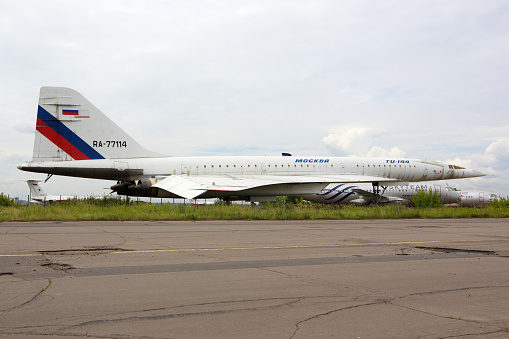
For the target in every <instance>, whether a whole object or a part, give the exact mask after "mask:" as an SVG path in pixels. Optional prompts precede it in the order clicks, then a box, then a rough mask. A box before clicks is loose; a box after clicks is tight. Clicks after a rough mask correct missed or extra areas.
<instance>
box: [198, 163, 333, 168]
mask: <svg viewBox="0 0 509 339" xmlns="http://www.w3.org/2000/svg"><path fill="white" fill-rule="evenodd" d="M229 166H230V165H226V166H225V167H226V168H229ZM293 166H294V167H297V164H294V165H293ZM217 167H219V168H222V167H221V165H217ZM232 167H233V168H236V167H237V165H233V166H232ZM241 167H242V166H241ZM247 167H251V165H247ZM254 167H255V168H257V167H258V165H254ZM267 167H271V165H267ZM274 167H278V165H274ZM280 167H285V165H281V166H280ZM288 167H292V165H290V164H288ZM300 167H304V165H303V164H300ZM306 167H309V164H306ZM313 167H315V165H313ZM330 167H334V165H333V164H330ZM203 168H207V165H203ZM210 168H214V165H210Z"/></svg>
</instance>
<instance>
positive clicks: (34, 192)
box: [27, 180, 47, 198]
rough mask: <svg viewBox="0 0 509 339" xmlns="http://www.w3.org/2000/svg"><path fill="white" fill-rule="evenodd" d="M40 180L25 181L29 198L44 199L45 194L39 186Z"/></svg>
mask: <svg viewBox="0 0 509 339" xmlns="http://www.w3.org/2000/svg"><path fill="white" fill-rule="evenodd" d="M39 182H40V180H27V184H28V187H29V188H30V196H31V197H32V198H35V197H45V196H46V195H47V194H46V192H45V191H44V190H43V189H42V187H41V186H40V185H39Z"/></svg>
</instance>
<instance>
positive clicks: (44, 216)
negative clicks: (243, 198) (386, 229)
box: [0, 201, 509, 222]
mask: <svg viewBox="0 0 509 339" xmlns="http://www.w3.org/2000/svg"><path fill="white" fill-rule="evenodd" d="M404 218H425V219H436V218H509V206H506V205H505V204H504V205H501V206H489V207H477V208H465V207H461V208H458V207H456V208H454V207H438V208H412V207H406V206H399V205H391V206H378V207H357V206H334V205H328V206H325V205H317V204H262V205H261V206H259V207H252V206H240V205H225V204H217V205H204V206H197V205H170V204H165V205H151V204H125V202H124V203H119V202H118V201H117V202H115V201H113V202H106V201H104V203H102V202H101V201H99V202H97V201H77V202H65V203H53V204H49V205H47V206H42V205H32V206H6V207H0V222H5V221H50V220H55V221H80V220H111V221H129V220H136V221H139V220H147V221H158V220H192V221H196V220H319V219H334V220H336V219H338V220H340V219H350V220H362V219H404Z"/></svg>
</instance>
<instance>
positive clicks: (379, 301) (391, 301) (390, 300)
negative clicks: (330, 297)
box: [290, 285, 509, 339]
mask: <svg viewBox="0 0 509 339" xmlns="http://www.w3.org/2000/svg"><path fill="white" fill-rule="evenodd" d="M508 287H509V286H505V285H500V286H493V285H490V286H471V287H462V288H453V289H447V290H436V291H426V292H417V293H410V294H407V295H404V296H399V297H393V298H387V299H377V300H376V301H373V302H369V303H363V304H358V305H352V306H348V307H342V308H338V309H333V310H330V311H327V312H324V313H320V314H316V315H314V316H312V317H309V318H306V319H304V320H301V321H299V322H297V323H296V324H295V327H296V329H295V331H294V332H293V334H292V335H291V336H290V339H292V338H294V337H295V335H296V334H297V332H298V331H299V330H300V328H301V327H300V325H301V324H303V323H305V322H308V321H311V320H313V319H317V318H319V317H323V316H328V315H330V314H333V313H336V312H341V311H345V310H349V309H354V308H359V307H364V306H373V305H380V304H390V305H393V306H396V307H401V308H405V309H408V310H411V311H415V312H420V313H424V314H427V315H430V316H435V317H439V318H444V319H456V318H451V317H447V316H443V315H439V314H434V313H431V312H426V311H423V310H419V309H414V308H411V307H408V306H403V305H398V304H396V303H394V301H396V300H399V299H404V298H408V297H412V296H418V295H434V294H440V293H449V292H458V291H468V290H479V289H490V288H508ZM457 320H460V321H465V322H472V323H477V324H490V323H492V322H486V321H479V320H466V319H457ZM493 325H494V326H496V324H493ZM499 332H509V329H508V328H507V327H504V328H501V329H500V330H496V331H493V332H486V333H479V334H491V333H499ZM471 335H477V334H471ZM461 336H468V335H456V336H450V337H443V338H442V339H445V338H456V337H461Z"/></svg>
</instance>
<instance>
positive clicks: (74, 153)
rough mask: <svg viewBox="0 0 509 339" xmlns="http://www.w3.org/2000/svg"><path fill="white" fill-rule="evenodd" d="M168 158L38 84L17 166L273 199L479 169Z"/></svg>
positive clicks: (148, 190)
mask: <svg viewBox="0 0 509 339" xmlns="http://www.w3.org/2000/svg"><path fill="white" fill-rule="evenodd" d="M283 155H288V156H215V157H212V156H206V157H171V156H167V155H164V154H160V153H156V152H152V151H148V150H146V149H144V148H143V147H142V146H140V145H139V144H138V143H137V142H136V141H134V140H133V139H132V138H131V137H130V136H129V135H128V134H127V133H125V132H124V131H123V130H122V129H121V128H120V127H118V126H117V125H116V124H115V123H114V122H113V121H111V120H110V119H109V118H108V117H107V116H106V115H104V114H103V113H102V112H101V111H100V110H99V109H97V108H96V107H95V106H94V105H93V104H92V103H90V102H89V101H88V100H87V99H85V97H83V96H82V95H81V94H79V93H78V92H76V91H74V90H72V89H69V88H63V87H42V88H41V92H40V96H39V107H38V111H37V123H36V132H35V141H34V151H33V158H32V161H31V162H27V163H25V164H23V165H21V166H18V168H19V169H21V170H23V171H29V172H37V173H47V174H48V178H49V177H50V176H51V175H53V174H56V175H64V176H71V177H81V178H94V179H105V180H116V181H117V183H116V184H115V185H113V186H112V187H111V188H112V190H113V191H116V192H117V193H118V194H120V195H128V196H142V197H160V198H185V199H204V198H223V199H225V200H246V201H272V200H275V198H276V196H281V195H304V194H316V193H318V192H320V191H321V190H322V189H323V188H325V187H326V186H327V185H328V184H330V183H371V184H372V186H373V188H374V192H375V194H378V192H379V188H380V187H385V186H391V185H406V184H408V183H409V182H416V181H428V180H435V181H436V180H444V179H459V178H472V177H479V176H483V175H484V174H483V173H481V172H479V171H476V170H472V169H466V168H463V167H459V166H455V165H452V164H443V163H440V162H434V161H425V160H418V159H401V158H389V157H387V158H356V157H329V156H291V155H289V154H285V153H284V154H283Z"/></svg>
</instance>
